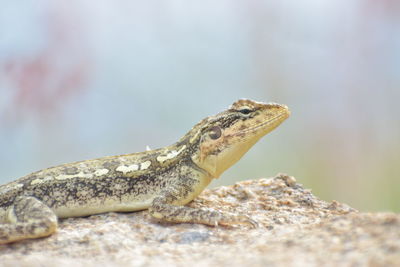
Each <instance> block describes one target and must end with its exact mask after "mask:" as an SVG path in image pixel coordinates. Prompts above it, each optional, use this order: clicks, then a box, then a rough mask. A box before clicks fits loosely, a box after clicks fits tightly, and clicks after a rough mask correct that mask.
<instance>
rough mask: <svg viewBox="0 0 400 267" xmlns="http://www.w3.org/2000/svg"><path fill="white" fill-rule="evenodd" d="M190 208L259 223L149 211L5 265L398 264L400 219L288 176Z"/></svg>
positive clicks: (45, 243)
mask: <svg viewBox="0 0 400 267" xmlns="http://www.w3.org/2000/svg"><path fill="white" fill-rule="evenodd" d="M190 206H192V207H202V208H210V209H217V210H222V211H228V212H235V213H242V214H247V215H249V216H250V217H251V218H253V219H254V220H256V221H257V222H258V223H259V224H260V225H259V227H258V228H254V229H252V228H249V227H248V226H236V227H209V226H204V225H197V224H167V223H159V222H157V221H156V220H154V219H152V218H151V217H150V216H149V215H148V214H147V212H146V211H143V212H134V213H108V214H101V215H94V216H90V217H86V218H71V219H65V220H61V221H60V225H59V230H58V231H57V233H56V234H54V235H52V236H50V237H48V238H42V239H37V240H26V241H22V242H17V243H14V244H9V245H3V246H1V245H0V265H1V266H97V265H98V264H103V265H104V266H120V265H124V266H159V265H162V266H188V265H190V266H278V265H279V266H280V265H285V266H303V265H307V266H400V214H394V213H360V212H357V211H356V210H354V209H352V208H351V207H349V206H347V205H345V204H341V203H338V202H336V201H333V202H331V203H328V202H325V201H322V200H320V199H318V198H317V197H315V196H314V195H313V194H311V192H310V190H307V189H304V188H303V187H302V186H301V185H300V184H298V183H296V180H295V179H294V178H293V177H289V176H287V175H283V174H280V175H278V176H276V177H275V178H271V179H259V180H252V181H245V182H240V183H237V184H235V185H233V186H228V187H219V188H215V189H211V190H205V191H204V192H203V193H202V194H201V195H200V196H199V197H198V198H197V199H196V200H195V201H193V202H192V203H191V204H190Z"/></svg>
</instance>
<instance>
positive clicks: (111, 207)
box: [53, 198, 153, 218]
mask: <svg viewBox="0 0 400 267" xmlns="http://www.w3.org/2000/svg"><path fill="white" fill-rule="evenodd" d="M152 201H153V198H147V199H140V200H139V199H138V200H134V201H123V202H121V201H120V200H119V199H118V200H117V199H115V200H113V199H108V200H105V201H100V200H98V201H91V202H90V203H85V204H78V203H77V204H76V205H74V204H73V203H70V204H68V205H63V206H59V207H55V208H53V211H54V212H55V214H56V215H57V217H59V218H69V217H82V216H89V215H93V214H99V213H106V212H113V211H114V212H132V211H139V210H144V209H147V208H148V207H149V206H150V205H151V202H152Z"/></svg>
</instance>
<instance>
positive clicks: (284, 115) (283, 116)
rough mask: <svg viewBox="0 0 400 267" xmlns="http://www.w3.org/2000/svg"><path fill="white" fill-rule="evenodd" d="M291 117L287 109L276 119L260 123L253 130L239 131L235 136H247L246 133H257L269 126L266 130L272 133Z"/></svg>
mask: <svg viewBox="0 0 400 267" xmlns="http://www.w3.org/2000/svg"><path fill="white" fill-rule="evenodd" d="M289 116H290V111H289V109H287V108H286V109H285V111H283V112H281V113H279V114H278V115H276V116H275V117H273V118H271V119H269V120H266V121H264V122H262V123H260V124H259V125H256V126H254V127H252V128H249V129H246V130H243V131H239V132H237V133H236V134H234V135H243V134H246V133H249V132H256V131H257V130H259V129H262V128H264V127H265V126H268V127H266V128H267V129H268V130H269V131H271V130H272V129H274V128H275V127H276V126H278V125H279V124H280V123H281V122H283V121H284V120H285V119H287V118H288V117H289ZM269 131H268V132H269Z"/></svg>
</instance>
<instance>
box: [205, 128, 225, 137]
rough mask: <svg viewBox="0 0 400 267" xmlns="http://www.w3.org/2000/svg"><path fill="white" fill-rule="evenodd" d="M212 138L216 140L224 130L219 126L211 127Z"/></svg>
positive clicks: (210, 134)
mask: <svg viewBox="0 0 400 267" xmlns="http://www.w3.org/2000/svg"><path fill="white" fill-rule="evenodd" d="M208 135H209V136H210V138H211V139H213V140H216V139H218V138H220V137H221V135H222V131H221V128H220V127H219V126H213V127H211V128H210V132H209V134H208Z"/></svg>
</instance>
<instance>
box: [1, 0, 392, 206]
mask: <svg viewBox="0 0 400 267" xmlns="http://www.w3.org/2000/svg"><path fill="white" fill-rule="evenodd" d="M0 3H1V8H0V183H6V182H8V181H11V180H13V179H15V178H18V177H21V176H23V175H26V174H28V173H30V172H33V171H37V170H39V169H42V168H47V167H49V166H54V165H58V164H62V163H66V162H71V161H77V160H83V159H90V158H96V157H102V156H106V155H117V154H124V153H131V152H137V151H143V150H145V148H146V145H148V146H150V147H151V148H158V147H162V146H165V145H169V144H171V143H173V142H175V141H177V140H178V139H179V138H180V137H181V136H182V135H183V134H185V133H186V131H188V130H189V129H190V128H191V127H192V126H193V125H194V124H195V123H197V122H198V121H199V120H201V119H202V118H204V117H206V116H208V115H212V114H215V113H217V112H219V111H221V110H223V109H225V108H227V107H228V106H229V105H230V104H231V103H232V102H234V101H235V100H237V99H238V98H251V99H255V100H258V101H264V102H269V101H273V102H278V103H283V104H287V105H288V106H289V107H290V108H291V111H292V116H291V117H290V118H289V119H288V120H287V121H286V122H285V123H284V124H282V125H281V126H280V127H279V128H278V129H276V130H275V131H274V132H272V133H271V134H269V135H268V136H266V137H265V138H264V139H262V140H261V141H260V142H259V143H258V144H257V145H256V146H255V147H253V149H252V150H250V151H249V152H248V154H247V155H246V156H245V157H244V158H243V159H242V160H241V161H240V162H238V163H237V164H236V165H235V166H234V167H232V168H231V169H230V170H228V171H227V172H226V173H224V174H223V175H222V177H221V178H220V179H218V180H215V181H214V182H213V183H212V184H211V185H210V186H211V187H214V186H217V185H228V184H232V183H234V182H236V181H240V180H245V179H255V178H261V177H271V176H273V175H275V174H276V173H278V172H285V173H288V174H290V175H293V176H295V177H296V178H297V179H298V182H300V183H302V184H303V185H304V186H305V187H306V188H310V189H312V191H313V193H314V194H315V195H317V196H318V197H320V198H322V199H324V200H327V201H331V200H333V199H335V200H338V201H341V202H345V203H347V204H349V205H351V206H353V207H355V208H357V209H360V210H363V211H377V210H381V211H397V212H399V211H400V167H399V165H400V119H399V115H400V104H399V101H400V2H399V1H397V0H380V1H373V0H353V1H347V0H322V1H321V0H283V1H282V0H281V1H272V0H271V1H256V0H254V1H252V0H249V1H230V0H219V1H211V0H203V1H189V2H188V1H183V0H173V1H167V2H165V1H105V0H98V1H96V2H95V4H94V2H93V1H78V0H68V1H66V0H64V1H52V0H27V1H0Z"/></svg>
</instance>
